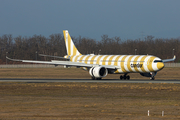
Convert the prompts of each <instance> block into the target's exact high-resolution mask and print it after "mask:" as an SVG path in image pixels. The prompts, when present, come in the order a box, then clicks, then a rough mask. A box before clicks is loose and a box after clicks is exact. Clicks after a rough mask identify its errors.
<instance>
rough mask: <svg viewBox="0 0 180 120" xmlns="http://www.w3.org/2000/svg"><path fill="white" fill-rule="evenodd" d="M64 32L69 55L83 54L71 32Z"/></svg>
mask: <svg viewBox="0 0 180 120" xmlns="http://www.w3.org/2000/svg"><path fill="white" fill-rule="evenodd" d="M63 34H64V40H65V43H66V49H67V54H68V55H81V54H80V52H79V51H78V50H77V48H76V46H75V45H74V43H73V41H72V39H71V37H70V35H69V32H68V31H67V30H64V31H63Z"/></svg>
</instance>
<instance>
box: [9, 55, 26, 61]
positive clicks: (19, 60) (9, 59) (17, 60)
mask: <svg viewBox="0 0 180 120" xmlns="http://www.w3.org/2000/svg"><path fill="white" fill-rule="evenodd" d="M6 59H8V60H11V61H20V62H22V61H23V60H19V59H11V58H9V57H7V56H6Z"/></svg>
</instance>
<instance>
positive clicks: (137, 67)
mask: <svg viewBox="0 0 180 120" xmlns="http://www.w3.org/2000/svg"><path fill="white" fill-rule="evenodd" d="M63 34H64V40H65V44H66V49H67V55H66V56H64V59H67V60H68V61H57V60H52V61H32V60H18V59H10V58H8V57H7V56H6V58H7V59H9V60H13V61H21V62H29V63H42V64H52V65H55V66H57V65H64V66H66V67H69V66H76V67H77V68H82V69H84V70H87V71H89V74H90V75H91V77H92V79H93V80H95V79H97V80H100V79H101V78H103V77H105V76H107V74H124V75H121V76H120V79H121V80H122V79H128V80H129V79H130V76H129V75H127V74H129V73H140V74H141V75H142V76H145V77H150V79H151V80H154V79H155V77H154V76H155V75H156V74H157V72H158V71H160V70H162V69H163V68H164V63H165V62H170V61H174V60H175V58H176V57H175V56H174V58H172V59H165V60H161V59H160V58H158V57H155V56H151V55H94V54H90V55H82V54H81V53H80V52H79V51H78V50H77V48H76V46H75V45H74V43H73V41H72V39H71V37H70V35H69V32H68V30H64V31H63ZM42 56H43V55H42ZM44 56H45V55H44ZM46 56H48V55H46ZM51 57H55V56H51ZM58 58H61V57H58Z"/></svg>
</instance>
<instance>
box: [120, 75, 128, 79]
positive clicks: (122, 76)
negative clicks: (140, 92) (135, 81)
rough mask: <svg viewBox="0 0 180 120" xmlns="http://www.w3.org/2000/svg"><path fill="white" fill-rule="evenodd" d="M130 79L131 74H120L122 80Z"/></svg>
mask: <svg viewBox="0 0 180 120" xmlns="http://www.w3.org/2000/svg"><path fill="white" fill-rule="evenodd" d="M126 79H127V80H129V79H130V76H129V75H127V74H124V75H121V76H120V80H126Z"/></svg>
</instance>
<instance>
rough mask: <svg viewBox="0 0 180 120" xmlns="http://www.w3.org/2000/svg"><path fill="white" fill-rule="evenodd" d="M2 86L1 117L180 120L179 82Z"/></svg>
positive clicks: (20, 84)
mask: <svg viewBox="0 0 180 120" xmlns="http://www.w3.org/2000/svg"><path fill="white" fill-rule="evenodd" d="M0 86H1V87H0V106H1V108H0V119H107V120H109V119H136V120H144V119H164V118H166V119H180V96H179V92H180V86H179V84H117V83H10V82H6V83H0ZM148 110H150V116H149V117H148V116H147V111H148ZM162 111H164V113H165V115H164V116H163V117H162V116H161V112H162Z"/></svg>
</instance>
